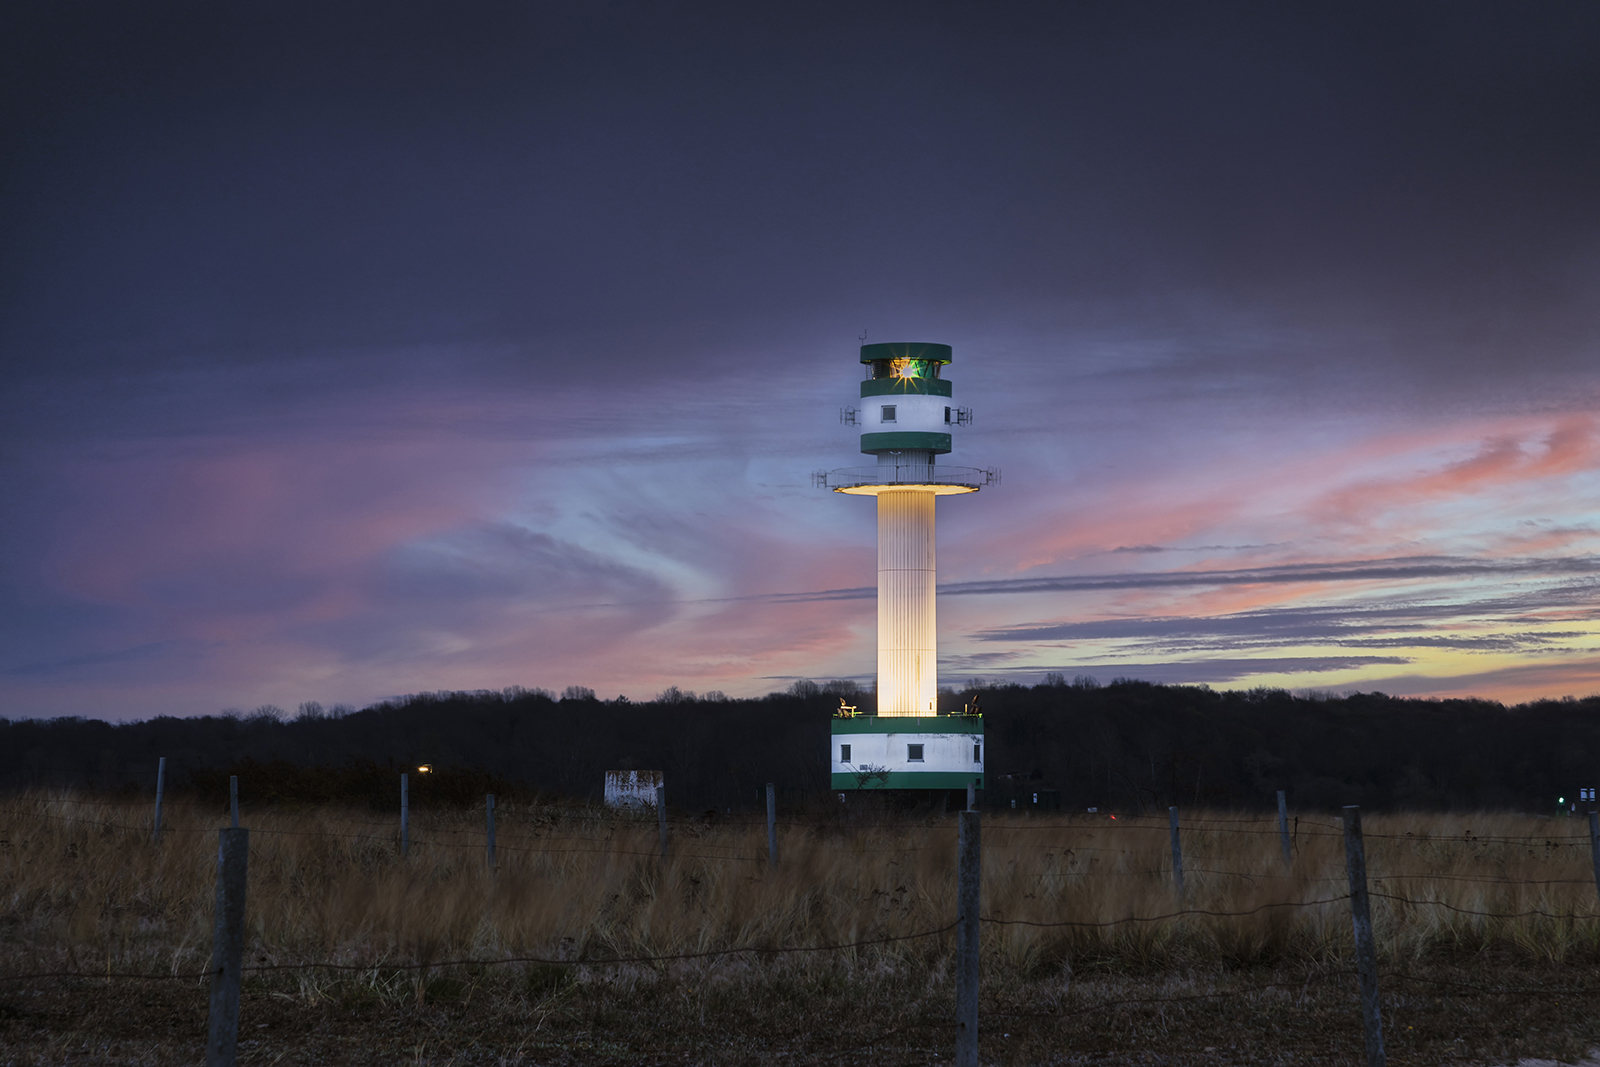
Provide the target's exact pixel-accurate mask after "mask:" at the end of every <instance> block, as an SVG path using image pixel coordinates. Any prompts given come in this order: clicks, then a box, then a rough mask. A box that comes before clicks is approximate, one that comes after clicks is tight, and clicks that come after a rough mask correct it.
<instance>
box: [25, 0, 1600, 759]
mask: <svg viewBox="0 0 1600 1067" xmlns="http://www.w3.org/2000/svg"><path fill="white" fill-rule="evenodd" d="M1419 10H1420V9H1419ZM1563 10H1564V9H1563ZM1473 12H1474V13H1473V14H1472V15H1471V16H1470V17H1468V16H1466V15H1463V16H1462V18H1461V19H1460V20H1458V21H1457V22H1456V23H1453V24H1452V26H1451V27H1450V28H1449V29H1448V32H1447V30H1446V28H1444V27H1440V26H1438V25H1436V24H1435V22H1436V20H1435V19H1433V18H1431V17H1428V18H1425V17H1423V16H1422V15H1420V14H1416V13H1413V14H1412V15H1410V16H1405V17H1401V16H1399V15H1396V16H1395V18H1394V20H1393V22H1392V24H1391V23H1385V28H1384V30H1383V32H1382V33H1378V32H1368V30H1370V27H1368V26H1366V25H1365V24H1364V23H1362V22H1361V20H1360V18H1359V16H1358V15H1355V14H1349V13H1345V12H1343V11H1342V10H1335V9H1324V10H1310V9H1308V10H1304V11H1289V10H1285V11H1283V12H1280V13H1278V14H1277V15H1275V16H1274V17H1273V18H1271V19H1264V20H1262V22H1261V24H1260V25H1259V26H1253V28H1250V29H1248V30H1246V29H1244V28H1241V27H1240V26H1239V25H1237V24H1235V22H1233V21H1231V20H1230V18H1225V17H1223V15H1222V14H1221V13H1215V14H1214V15H1207V14H1206V13H1204V12H1203V11H1202V10H1200V9H1196V10H1194V11H1191V12H1190V13H1189V14H1188V15H1186V16H1185V20H1186V21H1185V22H1184V26H1186V27H1187V29H1185V30H1184V31H1183V32H1181V33H1179V32H1176V31H1173V32H1171V33H1168V32H1166V31H1162V32H1157V31H1156V30H1155V29H1153V28H1152V27H1150V26H1147V25H1145V24H1144V23H1142V22H1141V21H1140V20H1139V19H1138V18H1136V17H1134V16H1133V15H1131V14H1128V13H1126V12H1119V10H1112V9H1106V10H1100V11H1095V10H1092V9H1085V10H1081V11H1080V10H1077V9H1071V10H1069V9H1068V8H1066V7H1062V8H1060V9H1051V8H1049V7H1046V8H1040V9H1037V10H1035V9H1031V8H1030V9H1027V11H1023V10H1021V9H1019V10H1018V11H1016V12H1013V13H1012V14H1010V15H1006V14H1003V13H991V15H989V16H987V17H989V18H992V19H994V20H995V21H994V22H993V23H992V24H991V23H988V22H985V23H984V24H983V25H982V26H981V27H980V26H977V25H974V24H971V23H970V22H969V17H968V16H967V15H962V14H959V13H957V12H955V10H954V9H951V10H949V11H944V10H943V9H941V11H940V12H922V13H916V14H898V15H895V16H894V17H893V18H891V19H889V20H888V21H886V22H880V21H878V20H876V19H874V18H871V17H868V16H866V15H859V16H857V15H848V16H847V15H846V14H843V13H841V14H840V17H839V20H838V21H837V24H835V23H834V22H832V21H830V20H823V19H810V18H807V17H805V16H804V15H803V13H802V12H801V11H800V10H799V9H791V10H790V11H789V13H787V14H782V13H780V14H778V15H774V16H773V17H774V18H775V19H776V20H777V21H776V22H775V23H774V25H775V26H776V25H778V24H780V23H781V26H782V32H779V31H778V30H775V29H772V28H770V27H768V28H763V27H764V26H765V24H764V23H762V24H760V25H757V24H756V23H755V22H752V21H750V20H753V19H755V16H754V15H753V14H749V13H746V14H745V15H740V16H738V17H730V18H728V19H726V20H710V21H703V20H700V19H697V18H696V19H686V20H683V21H679V20H676V19H675V18H674V17H671V16H669V13H667V12H665V11H662V12H650V11H646V10H641V11H639V12H638V13H637V14H638V18H637V19H636V20H633V22H631V23H630V24H629V25H626V26H621V27H619V26H617V25H614V24H613V23H612V22H608V21H606V20H605V19H603V18H601V17H600V16H599V15H598V14H584V13H581V12H580V13H578V14H574V15H573V18H572V21H571V22H570V23H568V22H551V23H549V24H547V20H544V19H543V17H542V16H536V15H534V14H529V13H524V14H515V13H511V14H507V15H505V16H504V17H505V19H506V20H507V22H508V25H505V26H497V27H495V29H494V32H492V33H490V32H488V31H485V32H483V33H481V34H478V33H472V34H468V35H467V37H466V38H465V39H456V38H454V37H450V36H449V35H446V36H444V37H440V38H437V39H436V38H435V37H434V36H432V35H430V34H425V33H421V32H420V31H416V30H412V31H406V32H409V33H412V34H414V36H408V37H407V38H406V40H407V41H408V42H409V43H408V44H407V45H406V46H405V47H400V46H398V45H394V46H391V45H388V44H383V43H381V42H374V41H372V40H369V39H368V37H367V36H365V34H364V31H363V32H355V31H348V30H347V28H346V29H341V28H339V27H337V26H329V27H325V28H324V30H325V32H324V31H322V30H319V31H316V32H311V31H310V30H306V31H304V32H302V31H299V30H297V31H295V32H292V33H291V32H290V31H289V30H288V29H285V28H283V27H282V26H280V25H278V24H277V23H276V22H271V21H270V20H267V21H260V19H258V17H257V16H254V15H248V14H245V13H240V14H238V16H237V19H238V22H239V25H237V26H231V28H229V29H227V30H226V31H225V32H224V31H222V30H214V31H204V32H205V33H212V34H213V36H214V38H215V39H212V38H210V37H207V38H205V39H204V40H202V39H199V38H197V39H195V40H193V41H190V40H188V39H187V38H186V39H185V41H184V42H183V43H182V46H181V47H180V45H179V44H178V43H174V42H173V41H172V40H170V39H169V37H170V35H169V34H167V33H166V32H165V31H164V30H163V29H162V27H161V26H158V25H155V24H152V25H151V26H146V27H140V26H134V25H130V26H122V24H121V23H117V24H116V25H113V24H111V23H109V22H108V23H107V24H106V25H105V26H103V27H99V28H93V27H88V28H86V27H84V26H80V25H78V24H77V23H76V22H72V20H65V19H63V20H60V21H59V22H56V21H51V20H50V19H49V18H47V17H46V16H45V15H44V14H41V15H40V16H39V18H40V19H41V20H42V21H41V22H40V23H39V25H38V26H37V27H34V28H33V29H32V30H29V31H28V33H29V34H32V35H33V36H27V35H24V37H23V38H14V42H15V40H22V41H23V42H24V44H25V45H26V47H25V49H24V51H25V53H26V54H25V55H24V54H22V53H19V54H18V56H17V57H16V61H15V63H14V64H13V67H14V68H15V69H17V70H18V71H20V72H21V73H19V74H18V75H17V79H18V82H17V84H18V86H19V88H18V90H17V92H18V93H19V94H21V96H20V97H19V100H20V101H21V102H20V103H19V104H18V105H17V106H18V108H19V109H21V110H20V111H19V113H22V112H26V113H27V114H28V116H29V119H28V121H27V122H25V123H16V122H14V123H13V124H12V126H11V127H8V129H9V130H10V141H9V142H8V143H9V145H10V148H11V155H10V156H8V159H10V160H11V161H12V165H11V166H10V167H9V168H8V174H9V175H10V178H9V180H8V185H7V191H6V192H5V193H4V200H3V201H0V208H3V209H4V210H5V212H6V218H7V220H8V225H7V234H8V239H7V241H6V243H5V249H6V250H5V251H4V252H3V253H0V255H3V257H4V266H5V268H6V271H7V275H6V276H7V277H8V278H9V279H11V283H10V284H9V285H8V286H7V287H6V296H5V297H4V300H5V303H4V308H5V314H4V316H3V317H0V344H3V346H4V350H5V351H6V352H7V354H8V359H9V367H10V369H9V371H8V376H7V381H6V385H7V388H6V390H5V391H4V395H3V398H0V434H3V435H4V442H5V446H6V448H5V458H4V461H3V464H4V465H3V467H0V477H3V478H4V482H3V489H4V493H5V497H4V499H5V500H6V502H7V507H6V516H7V518H6V522H5V524H4V527H5V529H4V531H3V534H0V567H3V570H0V604H3V606H4V610H3V616H0V619H3V623H4V628H3V631H0V632H3V634H4V639H3V645H0V652H3V662H0V668H3V669H0V705H3V706H0V714H3V715H6V716H10V717H13V718H16V717H22V716H52V715H93V716H101V717H109V718H126V717H136V716H137V717H144V716H152V715H158V714H182V715H192V714H202V713H215V712H216V711H218V710H220V709H222V708H226V707H237V708H242V709H250V708H254V707H257V706H259V705H263V704H272V705H277V706H279V707H281V708H284V709H289V710H291V711H292V710H293V709H294V708H295V707H296V706H297V705H298V704H299V703H300V702H302V701H311V700H315V701H320V702H322V703H323V704H324V705H333V704H339V703H343V704H350V705H357V706H359V705H363V704H365V703H368V702H371V701H374V700H378V699H381V698H384V697H387V696H392V695H398V694H403V693H408V692H415V691H420V690H439V689H495V688H501V687H505V686H513V685H521V686H530V687H532V686H542V687H545V688H548V689H552V690H554V691H556V692H560V690H561V689H562V688H563V687H565V686H568V685H582V686H589V687H592V688H594V689H595V690H597V691H598V693H599V695H600V696H601V697H602V698H610V697H614V696H616V695H618V694H626V695H627V696H629V697H630V698H632V699H650V698H651V697H653V695H654V694H656V693H657V692H660V691H661V690H663V689H665V688H666V687H668V686H673V685H675V686H679V687H682V688H683V689H686V690H687V689H694V690H698V691H705V690H722V691H724V692H726V693H728V694H730V695H740V696H742V695H756V694H761V693H765V692H768V691H771V690H777V689H783V688H785V687H787V686H788V685H789V684H790V683H791V682H793V681H794V680H795V679H798V678H813V679H819V680H820V679H828V678H853V679H856V680H859V681H861V682H863V683H870V681H871V679H872V678H873V676H874V674H875V672H876V663H875V659H874V656H875V648H876V643H875V634H874V625H875V623H874V595H875V589H874V580H875V579H874V573H875V572H874V566H875V564H874V556H873V546H874V534H873V529H874V526H873V523H874V516H873V513H872V508H870V507H868V506H867V505H865V504H864V503H863V502H861V501H857V500H848V499H844V498H843V497H842V496H841V495H838V494H833V493H824V492H819V491H816V490H813V489H812V488H811V487H810V485H809V482H808V479H809V474H810V472H811V471H813V470H820V469H830V468H835V467H839V466H840V465H841V463H842V462H843V461H842V460H841V458H840V457H842V456H843V457H851V458H853V457H854V455H855V452H856V444H855V442H856V440H857V436H858V428H857V427H855V426H845V425H840V419H839V416H838V411H839V407H840V404H841V400H840V397H846V398H849V397H852V396H853V395H854V392H853V391H854V390H855V388H856V387H857V384H858V381H857V379H858V378H859V377H860V369H859V368H858V367H856V366H854V365H853V360H854V358H855V357H854V355H853V353H854V352H855V351H856V349H857V347H858V346H859V344H860V340H859V339H860V336H861V332H862V330H863V329H865V328H870V335H871V337H872V338H874V339H876V338H885V339H888V338H897V337H913V338H915V337H930V338H938V339H939V340H940V341H941V342H943V343H948V344H951V345H953V346H954V347H955V349H956V351H957V352H958V353H959V360H960V363H959V364H958V366H959V370H960V389H961V398H960V402H961V404H962V405H971V407H972V409H973V410H974V412H975V413H976V421H974V422H973V424H972V425H971V426H962V427H961V428H960V429H959V430H956V431H955V433H956V434H957V435H958V443H959V451H960V455H961V457H963V458H962V459H961V460H960V462H972V463H992V464H995V465H997V466H1001V467H1004V469H1005V475H1006V478H1005V482H1004V484H1003V485H999V486H994V487H993V488H992V489H991V488H986V489H985V490H984V492H983V493H982V494H980V496H979V497H978V498H976V499H974V500H967V501H957V502H941V503H940V504H939V508H940V514H939V528H940V532H939V538H940V542H939V549H940V560H941V567H940V570H939V575H938V577H939V583H940V584H939V596H938V649H939V657H940V663H939V680H940V682H941V684H944V685H952V684H961V683H964V682H966V681H967V680H968V679H971V678H984V679H988V680H991V681H996V682H998V681H1009V680H1015V681H1020V682H1024V683H1029V684H1032V683H1034V682H1037V681H1038V680H1039V679H1040V678H1041V677H1042V676H1043V675H1044V674H1045V673H1046V672H1055V673H1061V674H1065V675H1066V676H1068V677H1069V678H1070V677H1072V676H1074V675H1089V676H1093V677H1095V678H1097V679H1098V680H1100V681H1102V682H1108V681H1110V680H1111V679H1113V678H1116V677H1130V678H1144V679H1150V680H1153V681H1161V682H1174V683H1187V684H1206V685H1211V686H1214V687H1229V688H1234V687H1254V686H1281V687H1287V688H1291V689H1295V690H1323V691H1328V692H1344V691H1348V690H1354V689H1360V690H1373V689H1377V690H1383V691H1385V692H1390V693H1394V694H1416V695H1478V696H1484V697H1491V698H1494V699H1499V700H1504V701H1521V700H1527V699H1532V698H1538V697H1560V696H1563V695H1567V694H1574V695H1582V694H1588V693H1593V692H1597V691H1600V414H1597V412H1600V402H1597V397H1600V358H1597V357H1600V299H1597V296H1600V251H1597V250H1600V217H1597V216H1596V214H1595V212H1594V210H1593V204H1594V195H1595V194H1594V190H1595V189H1596V188H1600V150H1597V148H1596V145H1597V144H1600V141H1597V140H1596V138H1595V137H1594V136H1593V131H1592V129H1590V128H1589V127H1590V125H1592V123H1590V122H1589V120H1588V119H1587V118H1585V116H1592V115H1593V114H1596V113H1600V75H1597V74H1596V70H1597V69H1600V68H1597V67H1596V65H1595V64H1594V63H1593V62H1592V55H1593V48H1594V47H1600V33H1597V32H1596V31H1595V29H1594V25H1593V22H1592V20H1591V21H1584V20H1583V19H1580V18H1578V16H1577V15H1575V14H1574V15H1572V16H1571V17H1570V18H1569V17H1568V16H1567V15H1563V14H1561V13H1560V12H1557V11H1554V10H1549V11H1545V12H1543V13H1542V14H1537V15H1535V16H1527V13H1526V12H1521V13H1520V14H1519V13H1516V12H1513V11H1512V10H1511V9H1509V8H1508V9H1506V11H1505V12H1503V13H1502V14H1499V15H1497V14H1494V13H1493V12H1492V11H1491V10H1490V9H1478V8H1474V9H1473ZM1525 16H1526V17H1525ZM974 17H975V16H974ZM261 18H264V16H262V17H261ZM522 19H526V20H527V21H519V20H522ZM69 22H70V23H72V24H71V25H69V24H68V23H69ZM258 22H259V24H258ZM1191 22H1192V25H1191ZM509 23H514V24H509ZM824 23H827V24H826V25H824ZM1569 23H1570V24H1569ZM1579 23H1581V25H1580V24H1579ZM195 32H196V33H202V31H201V30H198V29H197V30H196V31H195ZM394 32H396V33H400V32H402V31H401V30H399V29H396V30H395V31H394ZM974 34H982V35H984V40H985V41H986V42H987V43H986V44H985V46H984V48H983V50H982V51H981V53H973V52H969V45H968V42H969V41H970V40H971V39H972V37H973V35H974ZM202 36H203V34H202ZM83 37H87V38H92V40H83V39H81V38H83ZM1446 37H1448V39H1449V41H1450V42H1453V43H1450V44H1444V43H1440V42H1441V41H1442V40H1444V39H1445V38H1446ZM36 38H37V41H36V42H35V44H27V42H28V41H35V39H36ZM324 40H325V41H335V42H342V43H341V44H339V45H338V47H335V46H334V45H333V44H329V45H328V46H327V51H326V52H324V51H322V50H321V47H320V46H319V47H318V48H316V49H312V48H311V46H310V45H308V44H306V42H308V41H324ZM752 41H754V42H756V43H755V44H752V43H751V42H752ZM251 42H254V43H251ZM664 42H665V43H666V44H667V45H669V47H663V44H664ZM891 43H892V44H893V45H894V46H895V47H896V48H900V49H904V50H905V55H904V57H903V62H902V63H901V64H897V65H896V66H895V67H894V68H893V69H888V68H886V67H885V65H884V64H883V63H882V62H881V49H883V48H884V47H886V46H888V45H889V44H891ZM46 45H48V47H46ZM12 47H13V48H17V47H19V46H18V45H17V44H15V43H13V45H12ZM257 49H260V50H262V51H261V52H260V55H271V56H277V57H278V58H276V59H274V60H270V61H268V60H264V59H259V56H258V54H257V51H256V50H257ZM303 50H305V51H306V54H305V55H304V56H303V57H302V56H301V52H302V51H303ZM71 55H93V56H97V57H101V58H99V59H96V60H95V63H96V64H100V65H101V66H103V67H104V69H105V71H106V72H107V73H105V74H104V77H103V79H100V77H99V76H98V75H97V76H96V78H91V79H89V80H88V81H84V80H83V77H84V75H83V70H82V65H81V64H79V63H77V62H67V61H66V60H65V59H62V58H61V57H63V56H71ZM397 56H403V57H406V58H404V60H402V59H397V58H396V57H397ZM52 57H55V58H52ZM253 57H254V58H253ZM296 57H300V58H296ZM599 57H603V59H604V61H603V62H600V61H599ZM802 57H803V60H804V61H803V62H802V61H801V59H802ZM258 60H259V61H258ZM901 69H913V70H919V71H938V72H941V73H940V76H938V77H932V76H928V77H926V78H924V79H912V82H914V84H908V83H907V82H906V80H905V79H903V78H902V77H901V75H900V74H899V73H897V71H898V70H901ZM419 70H426V71H427V74H426V76H423V75H422V74H419V73H418V71H419ZM596 71H604V72H605V73H604V75H603V76H601V75H599V74H596V73H595V72H596ZM709 72H715V76H713V75H712V74H711V73H709ZM97 79H98V80H97ZM185 101H187V102H189V103H184V102H185ZM201 101H203V102H204V105H203V106H201V104H200V103H199V102H201ZM908 175H909V177H908ZM892 371H893V374H894V375H895V376H896V377H900V378H909V377H915V376H920V375H922V374H924V373H931V371H929V370H928V368H927V367H926V366H924V365H922V364H920V363H913V362H912V361H909V360H899V361H896V364H895V366H894V367H893V369H892ZM895 388H896V389H898V390H901V391H902V392H906V391H909V389H910V387H909V386H896V387H895ZM902 402H903V398H902ZM904 413H905V412H904V407H902V417H903V416H904ZM851 491H852V490H848V489H847V490H844V492H845V493H849V492H851ZM934 491H935V492H939V493H954V492H958V491H959V492H965V491H966V490H965V489H964V488H961V487H949V486H940V487H936V488H935V490H934ZM420 769H421V768H419V770H420Z"/></svg>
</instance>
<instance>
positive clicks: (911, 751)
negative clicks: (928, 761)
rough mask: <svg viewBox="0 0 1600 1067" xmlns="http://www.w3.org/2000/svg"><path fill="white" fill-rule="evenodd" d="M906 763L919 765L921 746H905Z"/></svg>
mask: <svg viewBox="0 0 1600 1067" xmlns="http://www.w3.org/2000/svg"><path fill="white" fill-rule="evenodd" d="M906 762H907V763H921V762H922V746H921V745H907V746H906Z"/></svg>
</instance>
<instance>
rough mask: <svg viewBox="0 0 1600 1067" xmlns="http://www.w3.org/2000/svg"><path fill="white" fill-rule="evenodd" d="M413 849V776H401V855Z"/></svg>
mask: <svg viewBox="0 0 1600 1067" xmlns="http://www.w3.org/2000/svg"><path fill="white" fill-rule="evenodd" d="M410 851H411V776H410V775H409V774H402V775H401V776H400V855H401V856H402V857H404V856H405V855H407V854H408V853H409V852H410Z"/></svg>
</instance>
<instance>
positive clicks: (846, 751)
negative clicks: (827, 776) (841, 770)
mask: <svg viewBox="0 0 1600 1067" xmlns="http://www.w3.org/2000/svg"><path fill="white" fill-rule="evenodd" d="M839 762H840V763H849V762H850V746H849V745H840V746H839Z"/></svg>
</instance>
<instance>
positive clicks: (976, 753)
mask: <svg viewBox="0 0 1600 1067" xmlns="http://www.w3.org/2000/svg"><path fill="white" fill-rule="evenodd" d="M972 762H973V763H982V762H983V746H982V745H973V746H972Z"/></svg>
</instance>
